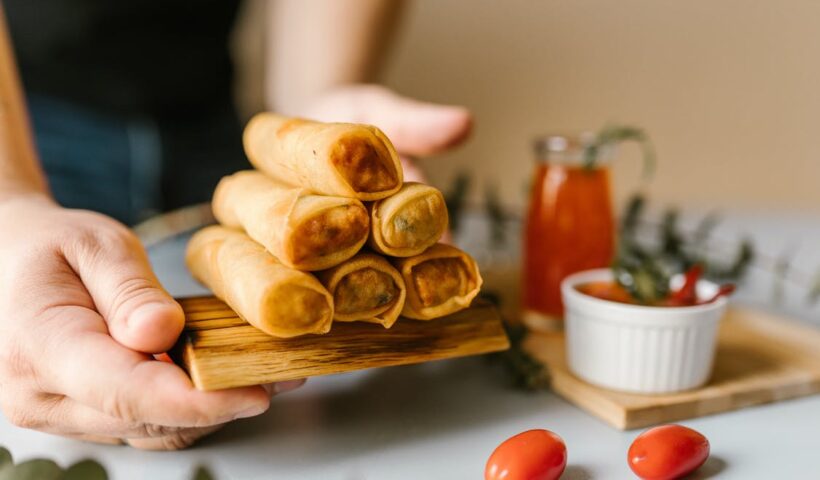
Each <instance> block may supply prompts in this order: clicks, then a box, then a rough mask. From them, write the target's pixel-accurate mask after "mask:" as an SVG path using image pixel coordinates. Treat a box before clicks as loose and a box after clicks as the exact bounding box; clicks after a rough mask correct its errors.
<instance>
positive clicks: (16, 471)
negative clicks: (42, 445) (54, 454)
mask: <svg viewBox="0 0 820 480" xmlns="http://www.w3.org/2000/svg"><path fill="white" fill-rule="evenodd" d="M62 475H63V470H62V469H61V468H60V467H59V466H57V464H56V463H54V462H52V461H51V460H45V459H42V458H38V459H34V460H28V461H26V462H23V463H20V464H18V465H15V466H14V467H12V468H3V469H2V470H0V480H59V479H60V477H61V476H62Z"/></svg>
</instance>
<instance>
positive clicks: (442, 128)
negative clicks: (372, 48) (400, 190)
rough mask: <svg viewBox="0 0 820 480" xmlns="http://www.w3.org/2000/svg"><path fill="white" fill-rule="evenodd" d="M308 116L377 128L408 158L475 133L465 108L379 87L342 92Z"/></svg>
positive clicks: (324, 100)
mask: <svg viewBox="0 0 820 480" xmlns="http://www.w3.org/2000/svg"><path fill="white" fill-rule="evenodd" d="M305 113H306V114H307V116H308V117H310V118H314V119H317V120H322V121H334V122H350V121H353V122H357V123H367V124H371V125H375V126H377V127H379V128H380V129H381V130H382V131H383V132H384V133H385V135H387V137H388V138H389V139H390V140H391V141H392V142H393V145H394V146H395V147H396V150H398V151H399V153H400V154H402V155H407V156H422V155H431V154H434V153H439V152H442V151H444V150H447V149H448V148H451V147H454V146H456V145H458V144H459V143H461V142H463V141H464V140H465V139H466V138H467V136H468V135H469V134H470V130H471V129H472V116H471V115H470V112H469V111H468V110H467V109H466V108H464V107H458V106H451V105H438V104H435V103H427V102H420V101H418V100H413V99H410V98H407V97H402V96H401V95H398V94H396V93H394V92H393V91H391V90H389V89H387V88H384V87H381V86H378V85H354V86H350V87H344V88H339V89H337V90H336V91H334V92H332V93H330V94H328V95H327V96H325V97H323V98H321V100H320V101H319V102H317V103H316V104H314V105H313V106H312V107H311V108H309V109H308V110H307V111H306V112H305Z"/></svg>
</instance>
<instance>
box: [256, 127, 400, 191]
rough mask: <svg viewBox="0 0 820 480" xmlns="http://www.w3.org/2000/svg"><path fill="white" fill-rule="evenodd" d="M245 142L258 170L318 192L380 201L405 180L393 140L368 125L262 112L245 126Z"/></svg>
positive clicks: (396, 189) (285, 181) (290, 183)
mask: <svg viewBox="0 0 820 480" xmlns="http://www.w3.org/2000/svg"><path fill="white" fill-rule="evenodd" d="M243 142H244V145H245V153H247V155H248V158H249V159H250V161H251V163H252V164H253V165H254V166H255V167H256V168H257V169H259V170H261V171H263V172H265V173H266V174H267V175H269V176H271V177H273V178H276V179H277V180H280V181H282V182H284V183H287V184H289V185H293V186H298V187H304V188H307V189H309V190H310V191H312V192H314V193H318V194H322V195H336V196H341V197H352V198H358V199H359V200H379V199H381V198H385V197H388V196H390V195H392V194H394V193H396V192H397V191H398V190H399V188H401V185H402V182H403V180H404V177H403V174H402V168H401V163H400V162H399V156H398V154H397V153H396V149H395V148H393V144H392V143H390V140H388V138H387V137H386V136H385V135H384V133H382V131H381V130H379V129H378V128H376V127H373V126H370V125H359V124H353V123H322V122H314V121H310V120H304V119H301V118H289V117H282V116H279V115H276V114H273V113H260V114H257V115H256V116H255V117H253V118H252V119H251V121H250V122H248V125H247V127H245V133H244V135H243Z"/></svg>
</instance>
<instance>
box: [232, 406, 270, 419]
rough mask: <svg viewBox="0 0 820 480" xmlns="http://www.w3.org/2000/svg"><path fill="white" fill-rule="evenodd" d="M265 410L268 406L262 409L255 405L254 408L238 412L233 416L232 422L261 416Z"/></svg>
mask: <svg viewBox="0 0 820 480" xmlns="http://www.w3.org/2000/svg"><path fill="white" fill-rule="evenodd" d="M267 410H268V406H267V405H266V406H264V407H262V406H259V405H257V406H255V407H250V408H248V409H245V410H242V411H241V412H239V413H237V414H235V415H234V416H233V419H234V420H239V419H240V418H250V417H256V416H258V415H262V414H263V413H265V412H266V411H267Z"/></svg>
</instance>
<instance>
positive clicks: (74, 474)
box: [61, 460, 108, 480]
mask: <svg viewBox="0 0 820 480" xmlns="http://www.w3.org/2000/svg"><path fill="white" fill-rule="evenodd" d="M61 480H108V473H106V471H105V468H103V466H102V465H100V464H99V463H97V462H95V461H94V460H82V461H80V462H77V463H75V464H74V465H72V466H70V467H69V468H68V470H66V472H65V474H64V475H63V476H62V477H61Z"/></svg>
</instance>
